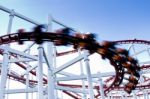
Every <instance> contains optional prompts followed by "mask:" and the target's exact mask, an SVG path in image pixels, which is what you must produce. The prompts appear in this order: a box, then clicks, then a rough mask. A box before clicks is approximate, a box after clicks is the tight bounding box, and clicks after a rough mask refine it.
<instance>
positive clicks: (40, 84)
mask: <svg viewBox="0 0 150 99" xmlns="http://www.w3.org/2000/svg"><path fill="white" fill-rule="evenodd" d="M38 55H39V56H38V67H37V77H38V78H37V80H38V99H43V97H44V96H43V62H42V60H43V46H42V45H39V47H38Z"/></svg>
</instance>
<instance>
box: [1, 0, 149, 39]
mask: <svg viewBox="0 0 150 99" xmlns="http://www.w3.org/2000/svg"><path fill="white" fill-rule="evenodd" d="M0 5H2V6H5V7H7V8H10V9H14V10H15V11H17V12H19V13H21V14H23V15H25V16H28V17H30V18H33V19H35V20H37V21H39V22H41V23H47V15H48V14H51V15H52V16H53V17H54V18H55V19H57V20H59V21H60V22H63V23H64V24H66V25H68V26H71V27H73V28H77V29H78V30H80V31H82V32H88V31H89V32H94V33H97V34H98V36H99V39H101V40H121V39H133V38H137V39H146V40H149V37H150V34H149V32H150V29H149V27H150V13H149V11H150V6H149V5H150V0H0ZM1 18H2V17H1Z"/></svg>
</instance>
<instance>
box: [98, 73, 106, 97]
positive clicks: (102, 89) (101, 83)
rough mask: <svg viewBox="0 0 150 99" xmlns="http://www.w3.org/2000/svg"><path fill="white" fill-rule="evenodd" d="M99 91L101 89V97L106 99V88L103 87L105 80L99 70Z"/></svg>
mask: <svg viewBox="0 0 150 99" xmlns="http://www.w3.org/2000/svg"><path fill="white" fill-rule="evenodd" d="M99 75H100V76H99V87H100V88H99V89H100V90H99V91H100V94H101V99H105V95H104V88H103V80H102V77H101V73H100V72H99Z"/></svg>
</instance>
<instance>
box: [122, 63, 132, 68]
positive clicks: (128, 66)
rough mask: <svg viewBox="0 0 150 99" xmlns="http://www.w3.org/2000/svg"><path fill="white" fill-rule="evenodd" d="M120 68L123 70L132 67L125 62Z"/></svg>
mask: <svg viewBox="0 0 150 99" xmlns="http://www.w3.org/2000/svg"><path fill="white" fill-rule="evenodd" d="M122 66H123V67H125V68H130V67H131V66H132V65H131V64H129V63H127V62H125V63H122Z"/></svg>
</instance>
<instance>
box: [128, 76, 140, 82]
mask: <svg viewBox="0 0 150 99" xmlns="http://www.w3.org/2000/svg"><path fill="white" fill-rule="evenodd" d="M129 81H130V82H133V83H134V84H137V83H138V80H137V78H136V77H135V76H130V77H129Z"/></svg>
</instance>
